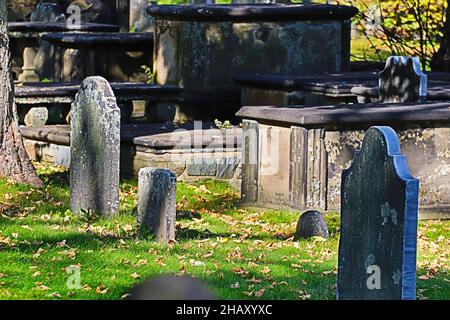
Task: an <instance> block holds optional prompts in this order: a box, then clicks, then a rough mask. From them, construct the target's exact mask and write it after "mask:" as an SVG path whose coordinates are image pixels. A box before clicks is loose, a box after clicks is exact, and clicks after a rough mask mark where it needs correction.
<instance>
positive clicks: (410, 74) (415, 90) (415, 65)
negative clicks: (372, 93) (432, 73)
mask: <svg viewBox="0 0 450 320" xmlns="http://www.w3.org/2000/svg"><path fill="white" fill-rule="evenodd" d="M379 87H380V97H379V98H380V102H382V103H402V102H424V101H425V100H426V96H427V76H426V74H424V73H423V72H422V70H421V68H420V61H419V59H418V58H416V57H414V58H412V57H402V56H391V57H389V58H388V59H387V60H386V66H385V68H384V70H383V71H381V72H380V80H379Z"/></svg>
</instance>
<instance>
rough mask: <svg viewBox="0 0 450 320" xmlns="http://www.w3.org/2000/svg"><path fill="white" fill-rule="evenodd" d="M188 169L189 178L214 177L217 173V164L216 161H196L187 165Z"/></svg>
mask: <svg viewBox="0 0 450 320" xmlns="http://www.w3.org/2000/svg"><path fill="white" fill-rule="evenodd" d="M186 169H187V174H188V175H189V176H205V177H206V176H210V177H213V176H215V175H216V173H217V163H216V161H215V159H195V160H194V161H193V162H189V163H187V165H186Z"/></svg>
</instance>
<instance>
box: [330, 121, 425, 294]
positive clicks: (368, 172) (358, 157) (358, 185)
mask: <svg viewBox="0 0 450 320" xmlns="http://www.w3.org/2000/svg"><path fill="white" fill-rule="evenodd" d="M418 192H419V181H418V180H417V179H415V178H413V177H412V176H411V174H410V173H409V169H408V165H407V162H406V158H405V156H404V155H402V154H401V153H400V144H399V141H398V138H397V135H396V133H395V131H394V130H393V129H392V128H390V127H371V128H370V129H369V130H368V131H367V132H366V134H365V136H364V140H363V144H362V149H361V150H360V151H357V152H356V154H355V159H354V162H353V164H352V165H351V167H350V168H349V169H347V170H344V171H343V172H342V187H341V229H340V230H341V231H340V232H341V238H340V242H339V258H338V261H339V263H338V288H337V298H338V299H377V300H378V299H382V300H386V299H398V300H399V299H415V288H416V241H417V214H418V212H417V211H418V209H417V208H418Z"/></svg>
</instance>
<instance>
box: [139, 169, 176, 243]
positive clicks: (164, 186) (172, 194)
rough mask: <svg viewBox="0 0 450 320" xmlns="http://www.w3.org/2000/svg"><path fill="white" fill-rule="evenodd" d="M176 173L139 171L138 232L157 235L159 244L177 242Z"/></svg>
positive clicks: (154, 170) (161, 170) (158, 170)
mask: <svg viewBox="0 0 450 320" xmlns="http://www.w3.org/2000/svg"><path fill="white" fill-rule="evenodd" d="M176 188H177V176H176V175H175V173H173V172H171V171H170V170H167V169H162V168H142V169H141V170H139V185H138V189H139V202H138V229H139V233H140V234H141V235H142V234H143V232H144V231H145V230H147V231H150V232H151V233H152V234H153V235H155V237H156V240H157V241H158V242H167V241H169V240H174V239H175V227H176V211H177V210H176Z"/></svg>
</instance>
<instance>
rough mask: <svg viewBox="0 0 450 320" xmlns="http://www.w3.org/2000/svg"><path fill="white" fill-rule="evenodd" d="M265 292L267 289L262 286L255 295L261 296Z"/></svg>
mask: <svg viewBox="0 0 450 320" xmlns="http://www.w3.org/2000/svg"><path fill="white" fill-rule="evenodd" d="M265 292H266V289H264V288H262V289H261V290H258V291H256V292H255V294H254V295H255V297H257V298H261V297H262V296H263V295H264V293H265Z"/></svg>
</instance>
